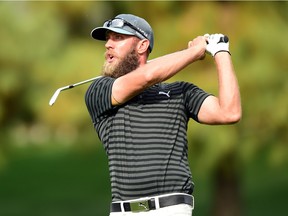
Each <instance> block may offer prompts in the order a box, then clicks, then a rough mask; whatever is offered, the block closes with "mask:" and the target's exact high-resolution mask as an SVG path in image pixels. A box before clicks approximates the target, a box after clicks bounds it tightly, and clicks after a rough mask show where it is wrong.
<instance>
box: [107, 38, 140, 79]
mask: <svg viewBox="0 0 288 216" xmlns="http://www.w3.org/2000/svg"><path fill="white" fill-rule="evenodd" d="M137 42H138V39H137V38H136V37H133V36H129V35H122V34H118V33H114V32H109V33H108V34H107V38H106V44H105V47H106V52H105V59H106V61H105V63H104V65H103V69H102V74H103V75H104V76H110V77H113V78H118V77H120V76H123V75H125V74H127V73H129V72H131V71H133V70H135V69H136V68H137V67H139V64H140V63H139V56H138V54H137V52H136V46H137Z"/></svg>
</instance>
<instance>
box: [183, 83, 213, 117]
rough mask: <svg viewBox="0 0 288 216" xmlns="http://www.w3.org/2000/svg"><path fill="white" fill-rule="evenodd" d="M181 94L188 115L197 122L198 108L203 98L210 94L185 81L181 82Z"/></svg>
mask: <svg viewBox="0 0 288 216" xmlns="http://www.w3.org/2000/svg"><path fill="white" fill-rule="evenodd" d="M183 94H184V103H185V107H186V109H187V112H188V113H189V117H191V118H193V119H194V120H195V121H197V122H199V120H198V113H199V110H200V108H201V106H202V103H203V102H204V100H205V99H206V98H207V97H208V96H210V95H211V94H209V93H207V92H205V91H204V90H202V89H201V88H199V87H198V86H196V85H194V84H191V83H187V82H184V83H183Z"/></svg>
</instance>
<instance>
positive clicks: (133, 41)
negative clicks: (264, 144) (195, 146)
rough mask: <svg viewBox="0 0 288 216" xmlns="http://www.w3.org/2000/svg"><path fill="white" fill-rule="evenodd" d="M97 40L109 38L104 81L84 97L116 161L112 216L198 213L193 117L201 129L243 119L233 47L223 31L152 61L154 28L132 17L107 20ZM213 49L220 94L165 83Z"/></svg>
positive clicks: (110, 156) (112, 175) (95, 33)
mask: <svg viewBox="0 0 288 216" xmlns="http://www.w3.org/2000/svg"><path fill="white" fill-rule="evenodd" d="M91 35H92V37H93V38H94V39H97V40H105V41H106V44H105V47H106V52H105V60H106V61H105V64H104V66H103V77H101V78H100V79H97V80H95V81H94V82H93V83H92V84H91V86H90V87H89V89H88V90H87V92H86V96H85V100H86V105H87V108H88V111H89V113H90V115H91V118H92V122H93V124H94V127H95V130H96V132H97V133H98V136H99V138H100V140H101V141H102V143H103V146H104V148H105V151H106V153H107V156H108V160H109V171H110V178H111V190H112V203H111V209H110V211H111V213H110V216H114V215H115V216H117V215H119V216H122V215H125V216H129V215H132V216H133V215H137V216H142V215H143V216H144V215H145V216H149V215H150V216H151V215H157V216H160V215H165V216H169V215H173V216H180V215H183V216H184V215H185V216H188V215H189V216H191V215H192V210H193V208H194V198H193V196H192V192H193V182H192V176H191V172H190V169H189V164H188V159H187V157H188V156H187V148H188V146H187V138H186V136H187V134H186V133H187V123H188V121H189V118H192V119H194V120H195V121H197V122H200V123H202V124H230V123H235V122H237V121H239V120H240V118H241V104H240V94H239V89H238V84H237V80H236V76H235V73H234V69H233V65H232V61H231V57H230V53H229V43H228V42H227V41H226V42H221V41H220V40H221V38H222V40H223V35H221V34H214V35H205V36H199V37H197V38H195V39H194V40H192V41H189V42H188V48H187V49H184V50H182V51H178V52H175V53H171V54H169V55H165V56H162V57H159V58H156V59H153V60H152V61H147V59H148V56H149V53H150V52H151V51H152V50H153V44H154V38H153V31H152V28H151V27H150V25H149V24H148V23H147V21H145V20H144V19H142V18H140V17H137V16H134V15H131V14H120V15H118V16H116V17H115V18H113V19H111V20H108V21H106V22H105V23H104V25H103V27H98V28H95V29H93V31H92V32H91ZM219 41H220V42H219ZM207 43H208V44H207ZM206 52H208V53H210V54H211V55H212V56H213V57H214V59H215V64H216V69H217V73H218V79H219V81H218V85H219V96H218V97H215V96H213V95H211V94H208V93H206V92H204V91H203V90H201V89H200V88H198V87H197V86H195V85H193V84H191V83H188V82H174V83H170V84H168V83H166V84H165V83H162V82H163V81H165V80H167V79H169V78H170V77H172V76H173V75H175V74H176V73H178V72H180V71H181V70H182V69H183V68H185V67H186V66H187V65H189V64H191V63H193V62H195V61H197V60H201V59H203V58H204V57H205V53H206Z"/></svg>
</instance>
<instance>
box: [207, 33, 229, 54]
mask: <svg viewBox="0 0 288 216" xmlns="http://www.w3.org/2000/svg"><path fill="white" fill-rule="evenodd" d="M204 37H206V38H207V39H208V41H207V46H206V52H208V53H209V54H210V55H212V56H213V57H214V56H215V55H216V54H217V53H218V52H228V53H229V54H230V52H229V40H227V39H228V37H227V36H225V35H223V34H211V35H209V34H205V35H204ZM225 39H226V40H225ZM230 55H231V54H230Z"/></svg>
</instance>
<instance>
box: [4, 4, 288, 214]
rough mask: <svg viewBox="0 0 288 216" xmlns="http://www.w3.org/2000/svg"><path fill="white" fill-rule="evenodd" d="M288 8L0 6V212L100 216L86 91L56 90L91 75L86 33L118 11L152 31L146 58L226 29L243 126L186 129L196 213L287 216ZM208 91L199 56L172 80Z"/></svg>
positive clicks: (103, 186) (92, 53)
mask: <svg viewBox="0 0 288 216" xmlns="http://www.w3.org/2000/svg"><path fill="white" fill-rule="evenodd" d="M287 11H288V2H192V1H187V2H185V1H149V2H148V1H147V2H145V1H142V2H141V1H135V2H133V1H121V2H120V1H118V2H115V1H111V2H105V1H103V2H99V1H97V2H96V1H83V2H82V1H81V2H77V1H76V2H75V1H73V2H55V1H51V2H49V1H48V2H30V1H24V2H1V3H0V25H1V28H0V138H1V140H0V141H1V143H0V215H1V216H58V215H59V216H66V215H67V216H68V215H69V216H80V215H81V216H90V215H91V216H92V215H99V216H105V215H108V212H109V204H110V183H109V173H108V167H107V159H106V156H105V153H104V150H103V148H102V146H101V144H100V142H99V140H98V137H97V135H96V133H95V132H94V130H93V126H92V124H91V120H90V118H89V115H88V112H87V110H86V107H85V104H84V94H85V91H86V89H87V87H88V85H86V86H79V87H77V88H75V89H72V90H69V91H64V92H62V93H61V94H60V95H59V97H58V100H57V101H56V103H55V104H54V106H53V107H50V106H49V105H48V102H49V100H50V97H51V96H52V94H53V93H54V91H55V90H56V89H57V88H59V87H62V86H66V85H68V84H71V83H76V82H79V81H82V80H86V79H88V78H91V77H94V76H97V75H99V73H100V70H101V67H102V64H103V62H104V55H103V53H104V43H103V42H99V41H98V42H97V41H95V40H93V39H91V37H90V35H89V34H90V31H91V30H92V29H93V28H94V27H96V26H99V25H102V23H103V21H104V20H106V19H109V18H111V17H114V16H115V15H117V14H119V13H133V14H136V15H138V16H143V17H144V18H145V19H147V21H149V22H150V24H151V25H152V27H153V29H154V34H155V46H154V50H153V52H152V54H151V56H150V58H151V59H152V58H155V57H157V56H161V55H164V54H168V53H170V52H174V51H177V50H181V49H184V48H186V46H187V43H188V41H189V40H192V39H193V38H195V37H196V36H198V35H204V34H205V33H218V32H221V33H224V34H226V35H228V36H229V38H230V51H231V53H232V58H233V62H234V66H235V70H236V72H237V76H238V80H239V84H240V88H241V96H242V105H243V118H242V120H241V122H240V123H238V124H236V125H230V126H205V125H199V124H197V123H195V122H193V121H191V122H190V124H189V137H188V139H189V142H190V145H189V157H190V164H191V169H192V173H193V177H194V182H195V192H194V196H195V197H196V201H195V205H196V207H195V211H194V214H193V215H197V216H204V215H205V216H206V215H221V216H226V215H227V216H228V215H230V216H231V215H233V216H237V215H241V216H242V215H245V216H255V215H261V216H266V215H267V216H268V215H284V214H287V212H288V208H287V200H288V197H287V194H288V159H287V158H288V146H287V145H288V135H287V134H288V133H287V132H288V124H287V119H288V118H287V117H288V100H287V99H288V98H287V94H288V79H287V78H288V73H287V72H288V64H287V61H288V43H287V41H286V40H287V38H288V13H287ZM175 80H185V81H189V82H193V83H195V84H197V85H199V86H200V87H202V88H203V89H205V90H206V91H208V92H212V93H214V94H217V76H216V73H215V67H214V62H213V59H212V58H211V57H210V56H206V59H205V60H204V61H199V62H196V63H194V64H192V65H190V66H189V67H187V68H186V69H185V70H184V71H183V72H181V73H179V74H178V75H176V76H175V77H173V78H172V79H171V80H169V82H171V81H175Z"/></svg>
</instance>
